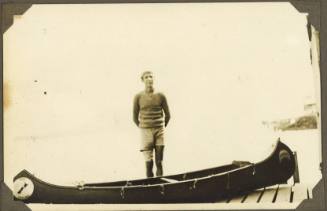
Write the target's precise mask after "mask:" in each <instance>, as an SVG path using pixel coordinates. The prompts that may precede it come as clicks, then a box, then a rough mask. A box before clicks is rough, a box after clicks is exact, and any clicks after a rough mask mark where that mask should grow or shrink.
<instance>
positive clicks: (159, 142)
mask: <svg viewBox="0 0 327 211" xmlns="http://www.w3.org/2000/svg"><path fill="white" fill-rule="evenodd" d="M163 153H164V128H163V127H162V128H158V129H157V130H156V133H155V161H156V167H157V172H156V175H157V176H162V175H163V167H162V161H163Z"/></svg>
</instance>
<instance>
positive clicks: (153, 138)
mask: <svg viewBox="0 0 327 211" xmlns="http://www.w3.org/2000/svg"><path fill="white" fill-rule="evenodd" d="M140 129H141V152H145V153H151V154H152V151H153V149H154V147H155V146H164V127H158V128H140ZM150 158H152V156H151V157H147V158H146V159H147V160H150Z"/></svg>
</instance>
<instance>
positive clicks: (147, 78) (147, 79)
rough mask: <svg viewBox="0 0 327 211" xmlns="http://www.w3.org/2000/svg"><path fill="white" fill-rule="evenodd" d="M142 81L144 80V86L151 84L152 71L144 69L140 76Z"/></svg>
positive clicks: (150, 85)
mask: <svg viewBox="0 0 327 211" xmlns="http://www.w3.org/2000/svg"><path fill="white" fill-rule="evenodd" d="M141 79H142V81H143V82H144V84H145V86H146V87H152V86H153V73H152V72H151V71H145V72H143V73H142V76H141Z"/></svg>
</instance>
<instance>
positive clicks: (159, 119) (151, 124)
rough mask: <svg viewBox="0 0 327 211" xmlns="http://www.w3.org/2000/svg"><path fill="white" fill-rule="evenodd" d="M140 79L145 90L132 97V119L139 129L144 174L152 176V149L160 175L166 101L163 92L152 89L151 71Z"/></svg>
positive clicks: (166, 118)
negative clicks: (144, 165)
mask: <svg viewBox="0 0 327 211" xmlns="http://www.w3.org/2000/svg"><path fill="white" fill-rule="evenodd" d="M141 80H142V82H143V83H144V85H145V90H144V91H142V92H140V93H138V94H137V95H136V96H135V98H134V106H133V120H134V122H135V124H136V125H137V126H138V127H139V128H140V129H141V139H142V140H141V152H143V155H144V158H145V163H146V176H147V177H153V172H152V168H153V150H154V151H155V163H156V167H157V171H156V176H162V174H163V169H162V160H163V151H164V128H165V127H166V126H167V124H168V122H169V119H170V113H169V108H168V103H167V99H166V97H165V95H164V94H162V93H160V92H155V91H154V88H153V74H152V72H150V71H146V72H144V73H142V76H141Z"/></svg>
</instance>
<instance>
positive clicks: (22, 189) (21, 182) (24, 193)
mask: <svg viewBox="0 0 327 211" xmlns="http://www.w3.org/2000/svg"><path fill="white" fill-rule="evenodd" d="M33 191H34V185H33V182H32V181H31V180H30V179H28V178H27V177H20V178H18V179H16V180H15V181H14V196H15V197H16V198H17V199H21V200H24V199H27V198H28V197H30V196H31V195H32V194H33Z"/></svg>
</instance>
